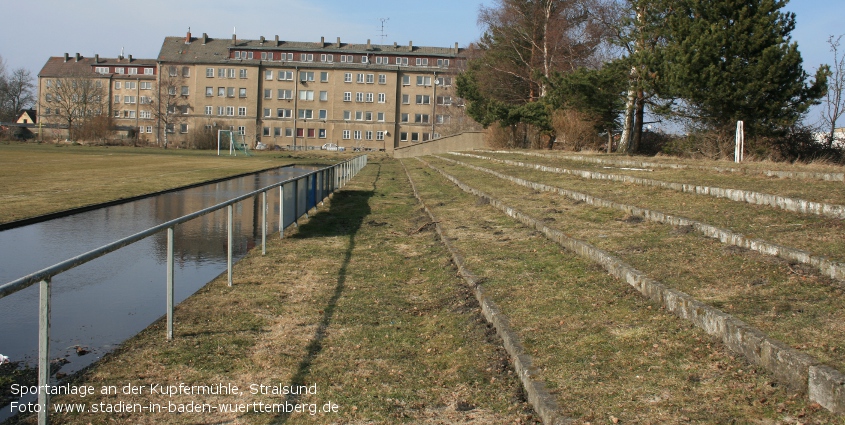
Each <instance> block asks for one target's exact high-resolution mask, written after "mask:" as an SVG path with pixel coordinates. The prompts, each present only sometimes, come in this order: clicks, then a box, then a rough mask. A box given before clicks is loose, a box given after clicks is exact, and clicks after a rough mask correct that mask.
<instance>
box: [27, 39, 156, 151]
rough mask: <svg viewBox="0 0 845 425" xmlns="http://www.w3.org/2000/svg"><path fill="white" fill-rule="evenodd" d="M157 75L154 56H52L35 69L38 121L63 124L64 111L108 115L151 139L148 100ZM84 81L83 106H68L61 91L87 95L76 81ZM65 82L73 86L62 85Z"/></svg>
mask: <svg viewBox="0 0 845 425" xmlns="http://www.w3.org/2000/svg"><path fill="white" fill-rule="evenodd" d="M157 75H158V64H157V62H156V60H155V59H134V58H133V57H132V55H129V57H117V58H100V57H99V55H95V56H94V57H93V58H89V57H83V56H81V55H79V53H77V54H76V55H75V56H72V57H71V56H69V55H68V54H67V53H65V55H64V57H61V56H60V57H51V58H50V59H48V60H47V63H46V64H45V65H44V67H43V68H41V72H39V73H38V105H39V108H38V109H39V111H40V112H39V115H40V116H41V119H42V122H43V123H46V124H56V125H62V124H64V123H66V122H67V121H66V117H67V115H68V114H74V115H79V116H83V115H84V116H88V115H91V116H103V117H109V118H111V120H110V123H111V125H112V126H113V127H115V128H118V129H123V130H131V131H132V132H134V131H135V130H136V129H137V130H138V131H140V133H142V135H144V134H148V135H149V140H150V141H154V140H155V138H154V129H155V127H156V124H155V122H154V120H153V117H154V114H153V108H154V105H153V104H152V100H153V98H154V92H155V91H156V90H157V82H156V76H157ZM83 81H90V82H91V83H92V84H91V86H90V87H88V88H87V89H88V90H89V91H88V93H91V96H90V99H88V101H87V105H85V107H80V108H78V109H76V110H71V108H70V107H69V103H68V102H67V101H68V99H62V93H65V97H67V96H71V97H73V98H74V99H71V100H80V102H81V99H84V98H86V96H85V91H83V90H82V89H81V88H79V87H77V86H81V85H82V83H83ZM62 84H65V87H64V88H62V87H61V85H62ZM68 84H70V85H72V86H73V87H67V85H68ZM77 98H79V99H77Z"/></svg>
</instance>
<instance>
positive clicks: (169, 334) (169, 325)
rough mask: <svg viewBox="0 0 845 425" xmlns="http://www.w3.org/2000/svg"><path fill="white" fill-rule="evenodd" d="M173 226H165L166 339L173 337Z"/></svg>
mask: <svg viewBox="0 0 845 425" xmlns="http://www.w3.org/2000/svg"><path fill="white" fill-rule="evenodd" d="M173 233H174V232H173V228H172V227H168V228H167V339H168V340H171V339H173Z"/></svg>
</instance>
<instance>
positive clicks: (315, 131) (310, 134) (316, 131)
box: [262, 127, 327, 139]
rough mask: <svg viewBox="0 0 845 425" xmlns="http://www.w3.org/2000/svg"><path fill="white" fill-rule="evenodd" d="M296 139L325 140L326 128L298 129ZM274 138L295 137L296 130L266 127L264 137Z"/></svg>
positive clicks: (263, 131) (263, 132)
mask: <svg viewBox="0 0 845 425" xmlns="http://www.w3.org/2000/svg"><path fill="white" fill-rule="evenodd" d="M295 133H296V137H304V138H309V139H317V138H319V139H325V138H326V135H327V132H326V129H324V128H297V129H296V131H295ZM271 134H272V135H273V136H274V137H282V135H284V137H293V135H294V129H293V128H291V127H273V128H270V127H264V128H263V130H262V135H263V136H264V137H270V135H271Z"/></svg>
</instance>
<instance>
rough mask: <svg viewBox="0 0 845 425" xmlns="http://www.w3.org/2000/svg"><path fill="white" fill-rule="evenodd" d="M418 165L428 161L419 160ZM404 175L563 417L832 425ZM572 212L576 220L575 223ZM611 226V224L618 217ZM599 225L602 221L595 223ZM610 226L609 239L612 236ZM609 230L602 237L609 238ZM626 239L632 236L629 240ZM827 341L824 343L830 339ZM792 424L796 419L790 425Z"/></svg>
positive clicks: (499, 187)
mask: <svg viewBox="0 0 845 425" xmlns="http://www.w3.org/2000/svg"><path fill="white" fill-rule="evenodd" d="M427 160H428V159H427ZM431 162H432V163H435V162H436V163H437V165H438V166H443V167H444V168H448V169H449V172H450V173H452V172H454V173H455V175H457V176H458V177H459V178H460V179H462V181H465V182H466V183H468V184H470V185H472V186H474V187H476V188H478V189H482V190H485V191H487V192H488V193H490V194H491V195H493V196H494V197H498V198H500V199H503V200H504V201H505V202H507V203H509V204H510V205H513V206H515V207H516V208H518V209H520V210H522V211H524V212H528V213H529V214H536V216H538V217H543V215H542V213H543V211H540V210H538V209H537V208H535V207H536V206H537V205H539V204H541V201H540V199H542V198H543V195H541V194H537V193H532V192H530V191H527V190H525V189H522V188H517V187H516V186H511V185H509V184H506V183H503V182H501V181H498V180H496V179H492V178H490V177H489V176H484V175H479V174H478V173H477V172H470V171H466V172H461V170H458V169H456V167H449V166H448V164H446V163H444V162H438V161H435V160H433V159H432V160H431ZM406 163H407V164H408V165H409V166H414V168H415V169H414V170H413V171H412V176H413V177H414V179H415V181H416V182H417V184H418V186H419V187H421V188H422V189H421V191H422V196H423V199H424V200H425V201H426V203H427V204H428V205H429V206H430V207H432V208H433V209H434V212H435V214H436V216H437V217H438V219H440V220H442V222H441V225H442V226H444V227H446V228H447V234H448V235H450V237H452V238H454V239H455V241H454V243H455V244H456V245H457V246H458V248H459V249H460V250H462V252H463V253H464V254H465V255H466V257H467V262H468V266H469V267H470V268H471V269H472V270H473V271H474V272H476V273H477V274H479V275H480V276H483V277H484V278H485V282H484V285H485V288H487V290H488V293H489V294H490V295H491V296H492V297H493V298H494V301H495V302H496V303H498V304H499V305H500V306H501V307H502V310H503V312H504V313H505V314H507V315H508V316H509V318H510V319H511V324H512V325H513V326H514V328H515V329H516V330H517V332H518V333H519V334H520V335H521V336H522V337H523V340H524V341H523V342H524V344H525V346H526V349H527V350H528V351H529V352H530V353H531V354H532V355H533V356H534V357H535V365H537V366H538V368H539V369H540V371H541V372H540V374H541V376H542V377H543V378H544V379H545V380H546V382H547V384H548V385H549V386H550V387H551V388H552V389H553V390H554V391H555V394H556V396H557V397H558V403H559V404H560V406H561V407H562V409H564V414H567V415H570V416H571V417H573V418H576V420H577V422H579V423H586V422H591V423H607V421H608V420H609V419H610V418H617V419H619V420H620V423H684V422H693V423H714V424H721V423H731V422H738V423H790V422H792V423H795V422H796V421H798V422H802V423H831V422H835V421H837V420H838V419H834V418H833V417H832V416H830V415H829V414H828V413H827V412H825V411H822V410H819V407H818V406H817V405H810V404H808V402H807V401H806V400H805V399H803V398H802V397H801V396H800V395H797V394H791V393H789V392H788V391H786V390H785V389H783V388H781V387H779V386H778V385H777V384H776V383H773V382H772V381H771V378H770V377H768V376H767V375H766V373H765V372H764V371H758V370H757V369H756V368H754V367H751V366H749V365H748V364H746V363H745V362H744V361H743V360H742V359H737V358H735V357H734V356H733V355H732V354H731V353H730V352H728V351H727V350H726V349H725V348H724V347H723V346H722V345H721V344H720V343H717V342H713V341H710V339H709V337H708V336H707V335H706V334H705V333H704V332H703V331H700V330H698V329H696V328H695V327H694V326H693V325H691V324H689V323H686V322H685V321H683V320H681V319H678V318H676V317H674V316H671V315H668V314H665V313H663V312H662V311H659V309H657V308H655V307H654V306H652V305H650V303H648V302H647V301H645V300H644V299H643V298H642V297H641V296H640V295H639V294H638V293H636V292H635V291H633V290H632V289H630V288H628V287H627V285H625V284H624V283H621V282H617V281H614V280H613V279H611V278H609V277H608V276H607V275H606V273H605V272H604V271H603V270H601V269H600V268H598V267H597V266H596V265H594V264H591V263H589V262H587V261H585V260H582V259H580V258H577V257H576V256H574V255H572V254H570V253H567V252H562V251H561V250H560V248H559V247H557V246H556V245H555V244H553V243H551V242H550V241H547V240H546V239H545V238H544V237H543V236H542V235H540V234H538V233H536V232H534V231H533V230H531V229H527V228H525V227H524V226H522V225H520V224H517V223H515V222H513V221H512V220H510V219H508V218H507V217H505V216H504V215H503V214H501V213H500V212H499V211H498V210H495V209H493V208H491V207H489V206H487V205H486V204H484V203H479V202H478V201H477V200H476V199H475V198H474V197H471V196H468V195H466V194H464V193H463V192H461V191H460V190H458V189H457V188H455V187H454V186H453V185H451V183H449V182H447V181H446V180H445V179H442V178H441V177H440V176H439V175H436V173H434V172H433V171H431V170H429V169H426V168H424V167H423V166H421V165H420V164H415V163H414V162H412V161H410V160H409V161H406ZM544 201H546V202H547V203H546V205H545V206H544V207H543V210H544V211H545V212H546V214H548V215H546V216H545V218H546V221H547V223H548V224H549V225H551V226H555V225H556V224H557V223H560V222H564V221H566V222H569V221H573V222H578V223H582V221H581V220H583V217H582V216H586V217H593V219H594V221H595V225H596V226H595V227H597V228H603V229H604V230H603V231H602V233H601V234H600V235H602V236H603V238H604V237H606V238H613V237H614V236H613V234H614V233H618V234H619V235H622V234H626V233H627V232H626V231H625V228H626V227H627V226H632V225H633V223H628V222H626V221H625V220H624V217H618V216H616V215H615V214H614V213H613V212H610V213H603V212H600V211H594V210H593V211H581V210H580V209H581V208H582V207H581V206H580V205H575V204H571V203H567V202H559V203H548V201H554V200H552V199H544ZM579 212H580V214H579ZM620 219H621V220H620ZM598 223H602V224H601V225H599V224H598ZM616 228H620V231H619V232H615V231H614V230H613V229H616ZM607 233H610V234H609V235H608V234H607ZM632 239H636V237H635V236H632ZM828 342H832V341H828ZM799 417H800V419H796V418H799Z"/></svg>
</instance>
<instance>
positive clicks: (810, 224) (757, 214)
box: [453, 157, 845, 261]
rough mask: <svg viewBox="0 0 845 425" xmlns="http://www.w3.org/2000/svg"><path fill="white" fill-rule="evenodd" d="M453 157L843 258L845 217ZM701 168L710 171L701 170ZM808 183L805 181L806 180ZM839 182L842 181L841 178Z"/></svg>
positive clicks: (496, 179) (812, 251)
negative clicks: (830, 216)
mask: <svg viewBox="0 0 845 425" xmlns="http://www.w3.org/2000/svg"><path fill="white" fill-rule="evenodd" d="M453 158H455V159H457V160H459V161H461V162H465V163H468V164H473V165H478V166H482V167H485V168H488V169H491V170H495V171H498V172H500V173H503V174H507V175H511V176H515V177H519V178H523V179H526V180H530V181H535V182H538V183H543V184H546V185H550V186H554V187H559V188H563V189H568V190H573V191H576V192H581V193H588V194H590V195H593V196H596V197H599V198H602V199H606V200H610V201H614V202H619V203H622V204H627V205H633V206H637V207H641V208H648V209H651V210H655V211H661V212H664V213H667V214H674V215H678V216H682V217H686V218H690V219H693V220H698V221H701V222H704V223H707V224H710V225H713V226H717V227H720V228H725V229H730V230H732V231H734V232H738V233H741V234H743V235H745V236H746V237H748V238H757V239H763V240H765V241H768V242H773V243H776V244H780V245H783V246H789V247H792V248H797V249H803V250H806V251H809V252H811V253H813V254H816V255H822V256H826V257H830V258H833V259H839V261H845V244H843V243H842V241H843V240H845V220H839V219H834V218H827V217H820V216H815V215H803V214H798V213H792V212H789V211H784V210H779V209H776V208H771V207H767V206H760V205H750V204H745V203H741V202H733V201H730V200H726V199H718V198H713V197H709V196H700V195H694V194H689V193H680V192H676V191H672V190H664V189H658V188H652V187H643V186H636V185H631V184H625V183H618V182H607V181H601V180H585V179H581V178H578V177H574V176H569V175H560V174H554V173H545V172H542V171H535V170H533V169H528V168H523V167H516V166H508V165H503V164H497V163H493V162H489V161H484V160H479V159H474V158H467V157H453ZM699 173H701V174H706V173H705V172H703V171H700V172H699ZM485 176H487V177H489V178H491V179H494V180H495V181H501V180H499V179H498V178H494V177H492V176H489V175H486V174H485ZM782 182H784V183H788V182H789V181H786V180H783V181H782ZM804 184H805V185H806V184H807V183H806V182H804ZM813 184H815V182H814V183H813ZM838 184H839V185H841V184H842V183H838ZM522 190H524V189H522ZM840 192H841V191H840ZM837 196H838V195H837Z"/></svg>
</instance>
